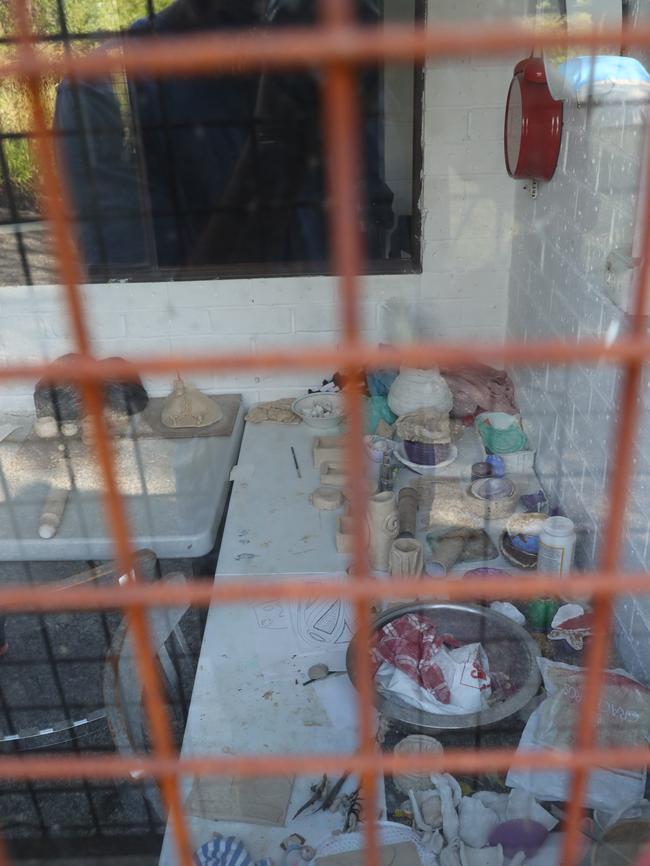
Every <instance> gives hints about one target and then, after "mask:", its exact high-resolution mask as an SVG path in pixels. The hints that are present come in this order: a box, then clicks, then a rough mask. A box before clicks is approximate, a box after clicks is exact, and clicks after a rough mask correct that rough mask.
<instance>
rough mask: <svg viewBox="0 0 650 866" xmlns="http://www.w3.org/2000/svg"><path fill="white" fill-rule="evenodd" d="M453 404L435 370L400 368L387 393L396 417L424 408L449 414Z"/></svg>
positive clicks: (447, 388) (443, 382)
mask: <svg viewBox="0 0 650 866" xmlns="http://www.w3.org/2000/svg"><path fill="white" fill-rule="evenodd" d="M453 404H454V400H453V397H452V395H451V391H450V390H449V385H447V383H446V382H445V380H444V379H443V378H442V376H441V375H440V373H439V372H438V370H436V369H433V370H417V369H412V368H409V367H402V369H401V370H400V374H399V376H398V377H397V379H395V381H394V382H393V384H392V385H391V387H390V391H389V392H388V405H389V407H390V409H391V410H392V411H393V412H394V413H395V414H396V415H397V416H398V417H400V416H401V415H406V413H407V412H415V410H416V409H424V408H425V407H427V408H428V407H430V408H432V409H436V410H437V411H439V412H450V411H451V408H452V406H453Z"/></svg>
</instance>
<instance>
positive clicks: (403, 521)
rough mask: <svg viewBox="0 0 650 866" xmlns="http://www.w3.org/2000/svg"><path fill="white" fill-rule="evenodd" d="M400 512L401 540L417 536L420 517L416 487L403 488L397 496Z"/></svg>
mask: <svg viewBox="0 0 650 866" xmlns="http://www.w3.org/2000/svg"><path fill="white" fill-rule="evenodd" d="M397 510H398V512H399V534H400V538H402V537H406V536H408V537H410V538H413V537H414V536H415V524H416V521H417V516H418V494H417V490H416V489H415V488H414V487H402V489H401V490H400V492H399V494H398V496H397Z"/></svg>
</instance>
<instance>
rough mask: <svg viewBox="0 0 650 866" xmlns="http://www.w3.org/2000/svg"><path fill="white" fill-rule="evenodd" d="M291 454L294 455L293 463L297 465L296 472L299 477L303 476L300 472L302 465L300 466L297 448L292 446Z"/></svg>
mask: <svg viewBox="0 0 650 866" xmlns="http://www.w3.org/2000/svg"><path fill="white" fill-rule="evenodd" d="M291 456H292V457H293V465H294V466H295V467H296V472H297V473H298V478H302V475H301V474H300V466H298V458H297V457H296V449H295V448H294V447H293V445H292V446H291Z"/></svg>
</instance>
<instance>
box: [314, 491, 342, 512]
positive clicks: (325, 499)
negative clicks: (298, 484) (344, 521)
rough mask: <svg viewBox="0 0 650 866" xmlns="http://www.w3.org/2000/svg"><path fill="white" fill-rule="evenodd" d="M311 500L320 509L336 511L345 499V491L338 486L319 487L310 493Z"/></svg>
mask: <svg viewBox="0 0 650 866" xmlns="http://www.w3.org/2000/svg"><path fill="white" fill-rule="evenodd" d="M309 501H310V502H311V504H312V505H313V506H314V508H317V509H318V510H319V511H336V509H337V508H341V506H342V505H343V503H344V501H345V497H344V496H343V491H342V490H338V489H337V488H336V487H317V488H316V490H314V492H313V493H312V494H311V495H310V497H309Z"/></svg>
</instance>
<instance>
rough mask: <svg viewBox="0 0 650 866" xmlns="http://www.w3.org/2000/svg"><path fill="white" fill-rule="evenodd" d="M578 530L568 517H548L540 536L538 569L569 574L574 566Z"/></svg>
mask: <svg viewBox="0 0 650 866" xmlns="http://www.w3.org/2000/svg"><path fill="white" fill-rule="evenodd" d="M575 549H576V531H575V527H574V525H573V521H572V520H569V518H568V517H548V518H547V519H546V520H545V521H544V525H543V527H542V532H541V534H540V536H539V552H538V554H537V570H538V571H546V572H554V573H555V574H568V573H569V572H570V571H571V568H572V566H573V555H574V553H575Z"/></svg>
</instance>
